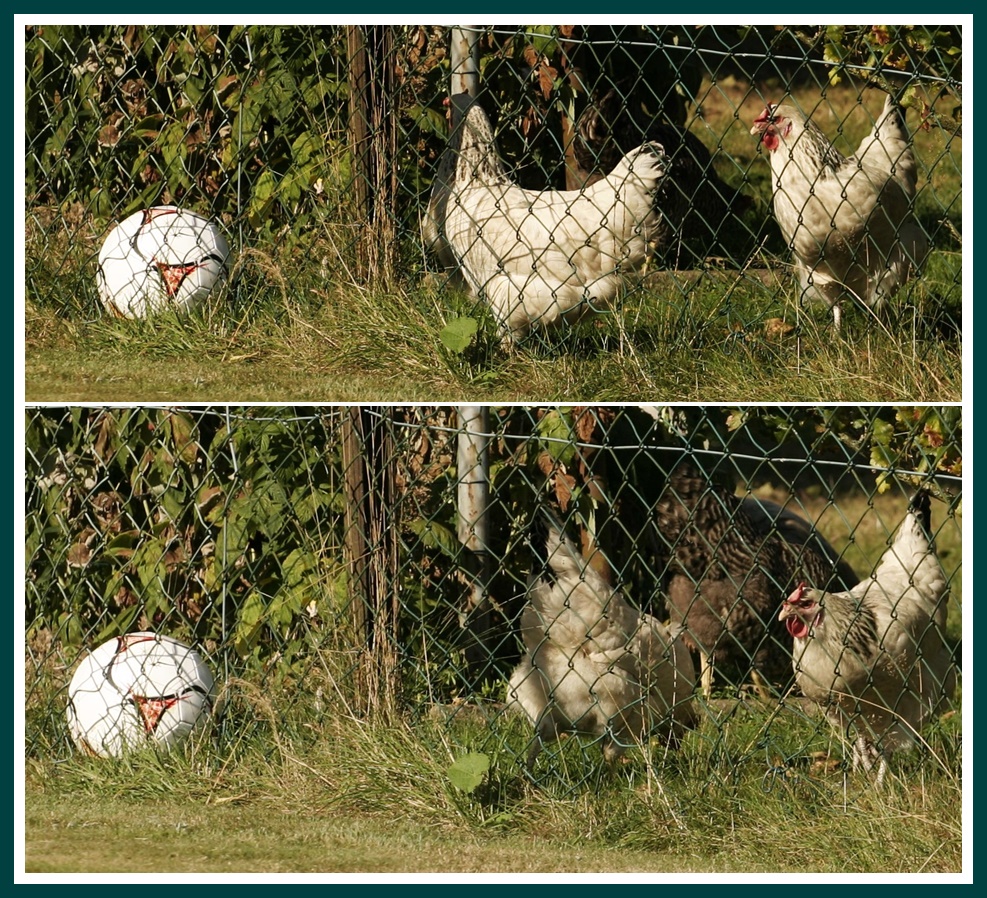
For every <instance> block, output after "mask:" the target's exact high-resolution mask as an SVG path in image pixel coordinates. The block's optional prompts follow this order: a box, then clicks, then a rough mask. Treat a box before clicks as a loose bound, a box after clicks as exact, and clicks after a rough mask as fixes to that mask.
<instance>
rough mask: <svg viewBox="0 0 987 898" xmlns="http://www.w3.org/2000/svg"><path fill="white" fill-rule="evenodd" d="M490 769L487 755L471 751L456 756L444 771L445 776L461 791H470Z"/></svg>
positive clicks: (481, 780)
mask: <svg viewBox="0 0 987 898" xmlns="http://www.w3.org/2000/svg"><path fill="white" fill-rule="evenodd" d="M489 769H490V757H489V755H485V754H482V753H480V752H471V753H470V754H468V755H463V756H462V757H459V758H456V760H455V761H454V762H453V763H452V764H451V765H450V766H449V769H448V770H447V771H446V776H448V777H449V782H451V783H452V784H453V785H454V786H455V787H456V788H457V789H459V790H460V791H461V792H472V791H474V790H475V789H476V787H477V786H479V785H480V783H482V782H483V775H484V774H485V773H486V772H487V771H488V770H489Z"/></svg>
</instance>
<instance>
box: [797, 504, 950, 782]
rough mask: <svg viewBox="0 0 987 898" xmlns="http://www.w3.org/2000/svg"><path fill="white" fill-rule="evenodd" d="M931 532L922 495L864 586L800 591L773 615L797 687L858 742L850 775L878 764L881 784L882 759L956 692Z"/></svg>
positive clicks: (942, 580) (943, 586) (905, 743)
mask: <svg viewBox="0 0 987 898" xmlns="http://www.w3.org/2000/svg"><path fill="white" fill-rule="evenodd" d="M929 526H930V508H929V496H928V494H927V493H926V492H924V491H920V492H919V493H917V494H916V496H915V498H914V499H913V501H912V506H911V508H910V509H909V512H908V514H907V516H906V517H905V520H904V522H903V523H902V524H901V527H900V528H899V530H898V534H897V536H896V537H895V540H894V542H893V543H892V545H891V547H890V548H889V549H887V550H886V551H885V553H884V556H883V557H882V558H881V561H880V562H879V563H878V565H877V568H876V569H875V570H874V573H873V574H872V575H871V577H870V578H868V579H866V580H864V581H862V582H861V583H859V584H858V585H857V586H855V587H854V588H853V589H851V590H848V591H846V592H823V591H820V590H818V589H810V588H808V587H807V586H806V585H805V584H804V583H802V584H800V585H799V586H798V588H797V589H796V590H795V591H794V592H793V593H792V594H791V595H790V596H789V597H788V598H787V599H786V600H785V602H784V604H783V605H782V609H781V613H780V614H779V615H778V619H779V620H782V621H784V622H785V625H786V627H787V629H788V632H789V634H791V636H792V637H793V639H794V648H793V653H792V658H793V666H794V669H795V679H796V682H797V683H798V685H799V687H800V688H801V689H802V692H803V693H804V694H805V695H806V696H807V697H809V698H811V699H813V700H814V701H816V702H817V703H819V705H820V706H821V707H822V708H823V709H824V710H825V713H826V716H827V718H828V719H829V721H830V722H831V723H832V725H833V726H834V727H835V728H836V729H837V730H838V731H839V732H840V734H841V735H847V736H848V735H849V734H850V733H851V732H854V733H855V734H856V739H855V741H854V746H853V766H854V768H855V769H856V768H858V767H861V766H862V767H863V768H864V769H866V770H871V769H873V767H874V764H875V762H876V763H877V782H878V785H880V783H881V782H882V781H883V779H884V776H885V773H886V771H887V766H888V764H887V757H888V755H889V754H890V753H892V752H894V751H897V750H900V749H906V748H910V747H911V746H912V745H913V744H914V743H915V741H916V738H917V735H918V732H919V730H920V729H921V728H922V726H923V724H925V723H926V722H927V721H928V720H929V719H930V718H931V717H932V716H933V715H934V714H936V713H938V712H939V711H940V710H941V709H942V707H943V705H944V704H945V703H947V702H948V701H949V700H950V698H951V697H952V694H953V689H954V687H955V683H956V674H955V670H954V668H953V659H952V652H951V651H950V649H949V646H948V645H947V643H946V640H945V637H944V628H945V624H946V597H947V595H948V585H947V582H946V577H945V574H944V573H943V570H942V566H941V565H940V563H939V559H938V557H937V556H936V553H935V549H934V547H933V545H932V543H931V541H930V538H929V535H928V534H929Z"/></svg>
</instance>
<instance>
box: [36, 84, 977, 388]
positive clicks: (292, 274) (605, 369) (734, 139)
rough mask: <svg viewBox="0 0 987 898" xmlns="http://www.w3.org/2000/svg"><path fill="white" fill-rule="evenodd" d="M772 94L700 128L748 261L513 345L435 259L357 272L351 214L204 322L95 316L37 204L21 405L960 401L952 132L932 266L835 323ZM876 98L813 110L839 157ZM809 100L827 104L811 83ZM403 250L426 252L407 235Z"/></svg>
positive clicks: (938, 151)
mask: <svg viewBox="0 0 987 898" xmlns="http://www.w3.org/2000/svg"><path fill="white" fill-rule="evenodd" d="M770 93H772V91H771V90H770V89H769V87H765V86H762V87H761V88H760V89H758V90H752V89H751V88H750V86H749V85H746V84H742V83H739V82H735V81H722V82H718V83H717V84H716V85H715V87H713V86H709V88H708V90H707V92H706V93H705V94H704V95H703V99H702V104H701V118H699V119H697V120H696V121H695V122H694V123H693V128H694V129H695V130H696V131H697V133H699V134H700V136H701V137H702V138H703V139H704V140H706V141H707V143H708V142H709V140H710V134H714V135H720V137H719V143H720V146H721V148H722V150H721V152H720V153H718V155H717V157H716V159H717V165H718V170H719V171H720V173H721V175H722V176H723V177H724V178H726V179H727V180H730V181H731V182H732V183H737V181H738V179H742V180H744V181H745V182H746V186H745V188H744V189H745V191H746V192H748V193H749V194H751V195H752V196H754V197H755V208H754V209H752V210H750V211H749V212H748V213H747V215H746V217H745V220H744V221H743V222H742V223H739V224H738V225H737V227H736V228H734V227H733V225H731V226H730V228H728V229H727V230H728V231H729V232H730V234H729V239H730V241H731V247H732V248H731V250H730V255H731V257H732V258H733V259H735V260H737V265H736V266H731V268H729V269H719V268H717V267H716V264H715V263H714V264H712V265H711V266H710V265H707V266H706V268H705V269H704V270H703V271H702V272H701V273H700V274H699V276H698V277H697V272H694V271H672V270H665V271H655V272H654V273H653V274H651V275H649V276H648V277H647V278H646V280H645V283H644V284H643V285H642V286H641V287H640V288H638V289H635V290H634V291H632V292H631V293H629V294H628V295H626V296H625V297H624V298H623V300H622V302H621V304H620V307H619V309H618V311H616V312H614V313H609V314H606V315H603V316H601V317H600V318H598V319H597V320H596V321H595V322H591V323H588V324H584V325H581V326H579V327H578V328H576V329H575V330H574V331H573V332H571V333H567V334H565V335H563V336H561V337H559V338H553V339H551V340H549V341H547V342H546V341H538V340H532V341H529V342H530V345H525V346H522V347H520V348H518V349H515V350H512V351H509V352H505V351H504V350H502V349H501V347H500V344H499V341H498V339H497V335H496V332H495V330H496V329H495V325H494V322H493V321H492V320H491V319H490V316H489V314H488V313H487V312H486V311H485V310H484V309H482V308H477V307H476V304H474V303H472V301H470V300H468V299H466V298H465V297H463V296H461V295H458V294H456V293H455V292H454V291H453V290H451V289H448V288H446V287H445V285H444V284H442V283H440V282H439V281H437V280H436V279H435V278H434V276H432V275H429V274H428V273H427V271H426V268H427V261H426V260H425V259H422V258H420V257H419V258H407V257H406V258H403V259H402V261H401V263H400V265H399V268H400V272H401V274H400V276H399V277H395V278H393V279H392V280H391V282H390V283H383V282H380V283H377V284H371V283H368V282H367V280H366V279H363V278H360V277H358V276H357V274H356V273H355V271H354V268H353V265H352V247H351V241H352V233H351V229H347V228H345V227H344V226H343V224H342V223H341V222H342V220H343V219H341V221H340V222H332V221H327V222H326V224H325V225H324V227H323V228H322V229H321V230H320V231H317V232H313V233H310V234H304V235H295V238H294V239H295V240H296V242H295V244H294V245H293V246H281V247H277V248H275V247H263V246H255V247H250V248H242V249H241V251H240V253H239V256H238V258H237V262H236V275H235V278H234V282H233V284H232V286H231V288H230V289H229V290H228V291H227V292H226V293H225V294H224V295H221V296H217V297H215V298H214V301H213V302H212V303H211V304H210V306H209V307H208V308H207V309H205V310H203V311H201V312H199V313H196V314H193V315H190V316H185V317H181V316H177V315H165V316H162V317H160V318H157V319H154V320H149V321H137V322H131V321H120V320H116V319H110V318H107V317H105V316H103V315H102V314H101V313H100V311H99V306H98V302H97V300H96V296H95V281H94V276H93V272H92V268H93V258H92V257H93V254H94V252H95V249H94V248H95V246H96V245H97V243H98V239H97V235H95V234H90V235H89V237H88V239H81V238H70V237H69V236H68V235H67V233H66V231H65V229H64V228H63V227H61V226H60V225H59V224H58V221H59V220H58V218H57V217H56V219H55V221H54V223H52V224H50V226H48V227H45V226H44V225H43V223H42V220H43V216H40V215H33V216H32V217H31V219H30V222H29V223H30V224H31V227H29V229H28V231H29V236H28V244H27V259H28V272H29V274H28V304H27V308H26V326H25V398H26V400H27V401H28V402H104V401H113V402H129V401H137V400H139V401H162V402H167V401H186V402H198V401H210V402H223V401H240V402H253V401H278V402H312V401H316V402H346V401H364V402H372V401H394V402H397V401H442V402H458V401H470V402H510V401H516V402H555V401H567V400H579V401H626V400H637V399H644V398H647V399H653V398H655V397H660V398H661V400H662V401H665V402H674V401H709V400H711V399H712V398H713V397H715V398H716V399H717V401H721V402H733V401H737V402H741V401H752V400H757V401H769V402H771V401H777V402H799V401H805V402H813V401H825V402H837V401H846V402H897V401H925V402H951V401H959V400H960V399H961V398H962V361H963V359H962V343H961V333H962V305H963V297H962V289H961V269H962V256H961V238H960V236H959V233H958V225H959V216H960V210H961V189H960V183H961V178H960V150H959V148H958V142H956V141H954V142H953V144H950V145H946V144H944V140H943V136H942V134H941V133H939V132H932V133H926V132H923V131H918V132H917V133H916V136H915V143H916V151H917V153H918V155H919V158H920V160H921V161H920V168H921V171H922V172H923V186H922V188H921V190H920V193H919V200H918V214H919V217H920V218H921V221H922V224H923V227H924V228H925V229H926V230H927V231H928V232H929V233H930V234H932V235H933V237H934V241H935V244H936V247H937V249H936V251H935V253H934V254H933V257H932V259H931V261H930V263H929V264H928V265H927V266H926V270H925V271H924V272H923V275H922V277H921V278H919V279H917V280H914V281H912V282H911V283H910V284H908V285H907V286H906V288H905V289H904V290H902V291H901V292H900V294H899V296H898V297H897V298H896V301H895V303H894V307H893V308H892V309H891V310H890V311H889V312H888V313H887V314H882V315H881V316H880V317H875V316H874V315H872V314H871V313H870V312H869V311H868V310H865V309H849V310H847V314H846V317H845V326H844V329H843V332H841V333H840V334H838V335H837V334H834V332H833V329H832V326H831V323H830V321H831V319H830V316H829V314H828V312H827V311H826V310H820V309H806V308H802V307H801V305H800V303H799V299H798V288H797V286H796V284H795V283H794V279H793V277H792V275H791V272H790V262H789V259H788V258H787V253H786V252H785V251H784V248H783V247H781V245H780V239H779V238H778V236H777V233H776V231H777V229H776V227H775V226H774V223H773V220H772V217H771V213H770V190H771V186H770V178H769V176H768V167H767V163H766V161H765V160H764V159H763V157H762V156H761V155H760V154H759V152H758V150H757V146H756V143H755V142H754V141H753V139H752V138H751V136H750V134H749V133H748V126H747V125H745V124H744V123H745V122H749V121H750V120H752V119H753V118H754V116H755V115H756V114H757V112H758V111H760V108H761V104H762V102H763V101H762V99H761V98H762V96H763V95H765V94H770ZM871 93H872V94H875V96H867V98H866V103H867V109H864V108H863V107H862V106H860V104H859V102H858V99H857V96H856V93H855V92H853V91H850V90H848V89H845V88H840V89H830V90H828V92H827V94H826V100H825V103H824V104H823V105H820V106H819V109H818V110H817V112H816V117H817V119H819V120H820V124H821V125H822V126H824V127H825V128H826V129H827V131H829V132H830V133H831V135H832V136H833V137H834V139H836V140H837V141H838V142H839V143H840V145H841V147H842V148H843V149H844V150H849V149H851V148H852V147H853V146H855V144H856V141H857V140H859V137H860V135H861V134H862V133H864V131H865V130H867V129H868V128H869V125H870V121H871V119H870V115H872V114H873V113H874V111H876V109H877V108H879V106H880V99H881V98H880V97H879V96H876V93H877V92H871ZM773 98H774V99H777V97H776V96H774V97H773ZM800 98H801V99H800V101H801V102H802V104H803V106H805V107H806V108H808V109H813V108H814V107H815V106H816V105H817V104H818V103H819V92H818V90H816V91H814V92H813V91H804V92H803V93H802V94H801V95H800ZM870 106H874V107H875V109H874V110H871V111H870V112H868V111H867V110H868V109H870ZM913 115H914V114H913ZM340 214H341V215H342V212H341V213H340ZM734 231H736V233H734ZM78 233H82V230H80V231H79V232H78ZM406 243H407V244H408V246H413V245H414V244H415V243H416V240H415V238H414V234H411V235H408V238H407V241H406ZM734 244H736V245H735V246H734ZM406 251H407V252H411V250H410V249H408V248H407V247H406ZM419 252H420V250H419ZM463 317H469V318H471V319H473V320H474V321H475V322H477V324H478V329H477V333H476V334H475V336H474V337H473V338H472V340H471V341H470V343H469V345H468V346H466V347H465V348H462V347H457V346H455V345H454V343H452V342H451V341H449V340H448V339H445V340H444V339H443V329H444V328H446V327H447V326H448V325H449V324H450V323H451V322H456V321H457V320H458V319H461V318H463ZM450 346H451V347H452V348H450Z"/></svg>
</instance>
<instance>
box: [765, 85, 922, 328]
mask: <svg viewBox="0 0 987 898" xmlns="http://www.w3.org/2000/svg"><path fill="white" fill-rule="evenodd" d="M751 134H755V135H758V136H759V137H760V141H761V144H762V145H763V146H764V148H765V149H766V150H767V151H768V153H769V156H770V160H771V175H772V181H773V189H774V212H775V218H776V219H777V220H778V225H779V227H780V229H781V234H782V237H783V238H784V239H785V242H786V243H787V244H788V245H789V246H790V247H791V249H792V252H793V254H794V257H795V267H796V270H797V272H798V276H799V282H800V284H801V287H802V292H803V296H805V297H807V298H809V299H814V300H821V301H822V302H825V303H826V304H827V305H828V306H830V307H831V308H832V309H833V317H834V321H835V324H836V327H837V328H839V325H840V318H841V305H840V304H841V302H842V301H843V300H845V299H847V298H855V299H857V300H858V301H860V302H862V303H864V304H865V305H866V306H868V307H869V308H872V309H877V308H879V307H880V306H882V305H883V304H884V303H885V302H886V301H887V300H888V298H889V297H890V296H891V295H892V294H893V293H894V292H895V291H896V290H897V289H898V288H899V287H900V286H901V285H902V284H903V283H905V281H906V280H907V279H908V277H909V275H910V273H911V271H912V270H913V269H915V268H918V267H920V266H921V265H922V263H923V262H924V260H925V257H926V255H927V253H928V240H927V238H926V236H925V233H924V231H923V230H922V228H921V227H920V226H919V225H918V223H917V222H916V221H915V219H914V217H913V216H912V210H911V203H912V200H913V199H914V197H915V185H916V179H917V174H916V163H915V154H914V152H913V150H912V146H911V143H910V141H909V136H908V131H907V130H906V128H905V121H904V112H903V110H902V109H901V107H900V106H898V105H897V104H896V103H895V102H894V101H893V100H892V98H891V96H890V95H889V96H888V98H887V100H886V101H885V103H884V110H883V111H882V112H881V114H880V116H878V118H877V120H876V121H875V123H874V127H873V130H872V131H871V133H870V134H868V135H867V136H866V137H865V138H864V139H863V140H862V141H861V142H860V145H859V146H858V147H857V152H856V153H855V154H854V155H853V156H850V157H849V158H847V157H845V156H843V155H842V153H840V152H839V150H837V149H836V148H835V147H834V146H833V145H832V144H831V143H830V142H829V141H828V140H827V139H826V137H825V136H824V135H823V133H822V131H820V130H819V128H818V127H817V126H816V125H815V124H814V123H813V122H811V121H809V120H807V119H806V117H805V116H804V115H803V114H802V112H801V111H800V110H798V109H796V108H795V107H794V106H791V105H780V106H771V105H769V106H768V107H766V108H765V110H764V111H763V112H762V113H761V114H760V115H759V116H758V117H757V119H755V121H754V125H753V127H752V128H751Z"/></svg>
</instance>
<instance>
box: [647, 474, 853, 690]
mask: <svg viewBox="0 0 987 898" xmlns="http://www.w3.org/2000/svg"><path fill="white" fill-rule="evenodd" d="M654 515H655V524H656V526H657V529H658V533H659V534H660V538H661V540H662V541H663V542H664V544H665V546H666V547H667V548H666V550H667V552H668V554H669V556H670V564H669V576H668V580H667V585H666V591H667V597H668V610H669V614H670V616H671V619H672V622H673V623H674V624H681V625H682V626H683V627H684V628H685V639H686V641H687V642H688V643H689V644H690V645H691V646H692V647H694V648H695V649H696V650H697V651H698V652H699V655H700V672H701V677H702V683H703V692H704V693H705V694H707V695H708V694H709V693H710V691H711V689H712V685H713V674H714V671H716V672H717V673H718V674H719V675H720V677H721V678H722V679H726V680H728V681H730V682H732V683H733V684H735V685H739V684H741V683H742V682H744V680H745V679H746V678H747V677H748V675H752V676H753V677H754V680H755V684H756V685H757V686H758V687H759V691H761V692H762V693H764V692H766V691H767V690H768V689H769V688H770V687H774V688H775V689H781V688H783V687H784V686H785V685H786V684H787V683H789V682H791V679H792V671H791V659H790V658H789V654H788V649H787V640H786V638H785V628H784V626H783V625H782V624H781V623H780V622H778V621H777V620H775V618H776V616H777V609H778V596H779V595H786V594H787V593H788V592H789V591H790V590H791V589H792V588H794V586H795V585H796V584H797V583H798V582H799V581H800V580H811V581H813V582H819V583H824V584H830V583H832V584H833V586H834V587H835V588H838V589H848V588H850V587H852V586H854V585H855V584H856V583H857V582H858V578H857V576H856V574H855V573H854V571H853V568H852V567H851V566H850V565H849V564H848V563H847V562H846V561H844V560H843V559H842V558H840V556H839V554H838V553H837V552H836V551H835V550H834V549H833V547H832V546H830V544H829V543H828V542H826V540H825V539H824V538H823V537H822V536H821V535H820V534H819V533H818V532H817V531H816V530H815V529H814V528H813V527H812V526H811V525H810V524H809V522H808V521H806V520H805V519H804V518H802V517H800V516H799V515H797V514H795V513H794V512H791V511H788V510H787V509H784V508H782V507H781V506H779V505H777V504H776V503H773V502H769V501H766V500H761V499H755V498H753V497H746V498H743V497H740V496H737V495H735V494H734V493H733V492H732V491H731V490H729V489H727V488H725V487H723V486H721V485H719V484H717V483H714V482H712V481H710V480H709V479H707V478H706V477H704V476H703V475H702V474H701V473H700V471H699V470H698V468H697V467H696V465H695V464H694V463H693V462H691V461H688V460H686V459H683V460H682V461H680V462H679V463H678V465H677V466H676V467H675V469H674V470H673V471H672V472H670V474H669V476H668V479H667V484H666V487H665V489H664V490H663V492H662V494H661V496H660V498H659V500H658V502H657V503H656V505H655V510H654Z"/></svg>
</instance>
